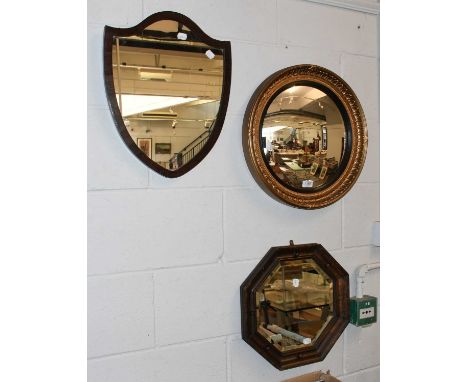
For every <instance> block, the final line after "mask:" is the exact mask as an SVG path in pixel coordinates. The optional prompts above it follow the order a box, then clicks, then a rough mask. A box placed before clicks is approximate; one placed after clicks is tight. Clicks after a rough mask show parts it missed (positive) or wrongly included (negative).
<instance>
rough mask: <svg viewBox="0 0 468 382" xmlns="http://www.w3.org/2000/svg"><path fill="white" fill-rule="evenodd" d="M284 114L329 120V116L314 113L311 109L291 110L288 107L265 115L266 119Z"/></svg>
mask: <svg viewBox="0 0 468 382" xmlns="http://www.w3.org/2000/svg"><path fill="white" fill-rule="evenodd" d="M284 115H294V116H300V117H310V118H315V119H320V120H322V121H326V120H327V118H326V117H325V116H324V115H322V114H317V113H312V112H311V111H304V110H295V109H290V110H288V109H286V110H280V111H275V112H273V113H268V114H267V115H265V119H266V118H270V117H281V116H284Z"/></svg>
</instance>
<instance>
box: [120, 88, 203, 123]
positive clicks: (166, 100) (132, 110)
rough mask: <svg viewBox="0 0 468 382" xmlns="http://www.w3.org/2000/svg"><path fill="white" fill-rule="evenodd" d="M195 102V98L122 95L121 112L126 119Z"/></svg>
mask: <svg viewBox="0 0 468 382" xmlns="http://www.w3.org/2000/svg"><path fill="white" fill-rule="evenodd" d="M195 100H196V98H184V97H163V96H147V95H139V94H138V95H137V94H122V108H121V112H122V116H123V117H127V116H129V115H133V114H137V113H143V112H145V111H150V110H161V109H165V108H168V107H170V106H176V105H181V104H183V103H187V102H191V101H195Z"/></svg>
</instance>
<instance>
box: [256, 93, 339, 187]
mask: <svg viewBox="0 0 468 382" xmlns="http://www.w3.org/2000/svg"><path fill="white" fill-rule="evenodd" d="M261 134H262V145H263V147H262V149H263V153H264V159H265V161H266V163H267V165H268V166H269V168H270V170H271V172H272V174H274V175H275V176H276V177H277V178H278V179H279V180H280V181H282V182H284V183H285V184H286V185H288V186H289V187H291V188H293V189H297V190H301V191H306V192H307V191H313V190H314V189H317V188H320V187H323V186H324V185H326V184H329V183H330V182H332V181H333V180H334V179H336V177H337V176H338V175H339V174H340V170H341V171H342V168H343V166H341V167H340V164H341V163H342V157H343V154H344V148H345V139H346V134H345V126H344V122H343V118H342V116H341V113H340V110H339V109H338V107H337V105H336V103H335V102H334V101H333V100H332V99H331V98H330V97H329V96H328V95H327V94H326V93H324V92H323V91H322V90H320V89H317V88H316V87H314V86H311V85H309V86H304V85H299V86H296V85H292V86H290V87H288V88H287V89H285V90H282V91H281V92H280V93H279V94H278V95H277V96H276V97H275V98H274V99H273V100H272V102H271V104H270V105H269V107H268V109H267V113H266V115H265V117H264V119H263V123H262V129H261Z"/></svg>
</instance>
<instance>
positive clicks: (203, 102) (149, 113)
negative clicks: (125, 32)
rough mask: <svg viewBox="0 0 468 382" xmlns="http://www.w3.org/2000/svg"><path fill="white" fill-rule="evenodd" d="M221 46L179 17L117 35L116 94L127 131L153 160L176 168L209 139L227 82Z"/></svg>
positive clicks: (114, 57) (114, 52)
mask: <svg viewBox="0 0 468 382" xmlns="http://www.w3.org/2000/svg"><path fill="white" fill-rule="evenodd" d="M223 66H224V60H223V51H222V49H219V48H218V49H217V48H215V47H211V46H209V45H207V44H205V43H203V42H200V41H197V39H196V38H195V37H194V36H193V34H192V33H191V31H190V29H189V28H188V27H187V26H185V25H182V24H181V23H180V22H178V21H174V20H163V21H158V22H155V23H153V24H151V25H150V26H148V27H147V28H145V29H144V31H143V33H139V34H138V35H132V36H127V37H117V36H115V37H114V38H113V43H112V72H113V80H114V81H113V82H114V88H115V97H116V98H117V103H118V106H119V109H120V112H121V115H122V118H123V121H124V124H125V127H126V128H127V131H128V133H129V134H130V136H131V137H132V139H133V140H134V142H135V144H136V145H137V146H138V148H139V149H140V150H141V151H142V152H143V153H144V154H145V155H146V156H148V157H149V158H150V159H151V160H152V161H154V162H155V163H157V164H158V165H160V166H162V167H163V168H165V169H167V170H170V171H174V170H177V169H179V168H181V167H182V166H184V165H185V164H187V163H188V162H189V161H191V160H192V159H193V158H194V157H195V156H196V155H197V153H199V152H200V150H201V149H202V148H203V146H204V145H205V144H206V142H207V141H208V138H209V136H210V134H211V132H212V128H213V126H214V124H215V121H216V117H217V114H218V110H219V105H220V99H221V92H222V87H223Z"/></svg>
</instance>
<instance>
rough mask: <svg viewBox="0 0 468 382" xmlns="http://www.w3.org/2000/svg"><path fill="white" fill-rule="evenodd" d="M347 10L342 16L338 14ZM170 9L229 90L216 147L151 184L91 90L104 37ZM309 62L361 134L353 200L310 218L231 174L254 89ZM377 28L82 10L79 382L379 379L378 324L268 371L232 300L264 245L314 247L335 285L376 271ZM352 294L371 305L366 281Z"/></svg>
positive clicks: (190, 6) (309, 12)
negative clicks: (213, 56) (227, 60)
mask: <svg viewBox="0 0 468 382" xmlns="http://www.w3.org/2000/svg"><path fill="white" fill-rule="evenodd" d="M348 3H349V1H348ZM163 10H172V11H176V12H181V13H184V14H185V15H187V16H188V17H190V18H191V19H193V20H194V21H195V22H196V23H197V24H198V25H199V26H200V27H201V28H202V29H204V30H205V32H207V33H208V34H210V35H211V36H213V37H215V38H220V39H226V40H230V41H231V45H232V56H233V62H232V63H233V72H232V87H231V95H230V103H229V106H228V112H227V117H226V121H225V125H224V128H223V131H222V132H221V135H220V137H219V139H218V142H217V144H216V146H215V147H214V148H213V150H212V151H211V152H210V153H209V154H208V156H207V157H206V158H205V159H204V160H203V161H202V163H201V164H200V165H198V166H197V167H196V168H195V169H194V170H192V171H191V172H189V173H188V174H187V175H185V176H183V177H181V178H178V179H166V178H163V177H161V176H159V175H157V174H155V173H153V172H152V171H150V170H148V169H147V168H146V167H145V166H144V165H142V164H141V163H140V162H139V161H138V160H137V159H136V158H135V157H134V156H133V155H132V154H131V153H130V152H129V150H128V149H127V148H126V146H125V145H124V144H123V142H122V141H121V139H120V137H119V136H118V134H117V131H116V129H115V127H114V124H113V121H112V118H111V115H110V112H109V110H108V107H107V101H106V97H105V91H104V81H103V78H102V34H103V28H104V25H106V24H108V25H112V26H117V27H128V26H132V25H135V24H136V23H138V22H139V21H141V20H142V19H143V18H144V17H147V16H148V15H150V14H151V13H153V12H157V11H163ZM302 63H312V64H318V65H322V66H325V67H327V68H329V69H331V70H332V71H334V72H336V73H338V74H340V75H341V76H343V78H344V79H345V80H346V81H347V82H348V83H349V84H350V85H351V86H352V87H353V89H354V90H355V92H356V93H357V95H358V96H359V98H360V100H361V102H362V104H363V107H364V112H365V114H366V118H367V122H368V130H369V150H368V157H367V161H366V165H365V167H364V170H363V172H362V174H361V176H360V178H359V179H358V182H357V183H356V185H355V186H354V188H353V190H352V191H351V192H350V193H349V194H348V195H347V196H346V197H345V198H344V199H343V200H341V201H339V202H337V203H336V204H334V205H332V206H329V207H327V208H324V209H321V210H316V211H303V210H298V209H294V208H291V207H287V206H284V205H282V204H280V203H278V202H276V201H275V200H273V199H271V198H270V197H268V196H267V195H266V194H264V192H263V191H261V189H260V188H259V186H258V185H257V184H256V183H255V182H254V181H253V179H252V177H251V175H250V173H249V171H248V169H247V166H246V164H245V161H244V157H243V152H242V143H241V135H242V133H241V129H242V118H243V114H244V111H245V107H246V106H247V103H248V101H249V99H250V97H251V95H252V93H253V91H254V90H255V88H256V87H257V86H258V85H259V84H260V83H261V82H262V81H263V80H264V79H265V78H266V77H267V76H268V75H270V74H271V73H273V72H274V71H276V70H279V69H281V68H283V67H286V66H290V65H295V64H302ZM378 65H379V56H378V17H377V16H375V15H371V14H364V13H362V12H357V11H353V10H346V9H340V8H337V7H331V6H328V5H323V4H317V3H314V2H313V1H305V0H260V1H258V0H256V1H254V0H237V1H232V0H231V1H230V0H197V1H191V0H177V1H176V0H130V1H129V0H89V1H88V105H89V107H88V190H89V193H88V216H89V218H88V227H89V233H88V242H89V244H88V253H89V260H88V268H89V275H90V276H89V287H88V316H89V323H88V347H89V349H88V352H89V354H88V356H89V357H90V360H89V367H88V375H89V381H90V382H98V381H99V382H107V381H109V382H179V381H185V380H189V379H190V380H193V381H200V382H206V381H208V382H249V381H252V382H254V381H255V382H260V381H281V380H283V379H285V378H288V377H292V376H296V375H300V374H303V373H306V372H310V371H314V370H317V369H324V370H326V369H330V370H331V372H332V373H333V374H334V375H336V376H338V377H340V379H341V380H343V382H358V381H359V382H376V381H378V380H379V325H374V326H372V327H370V328H365V329H362V328H355V327H353V326H348V328H347V329H346V331H345V332H344V334H343V335H342V336H341V337H340V339H339V341H338V342H337V344H336V345H335V347H334V348H333V349H332V350H331V352H330V353H329V354H328V356H327V357H326V358H325V360H324V361H323V362H321V363H318V364H313V365H308V366H305V367H302V368H297V369H292V370H289V371H284V372H280V371H278V370H276V369H275V368H273V367H272V366H271V365H270V364H269V363H268V362H266V361H265V360H264V359H263V358H262V357H261V356H260V355H259V354H257V353H256V352H255V351H254V350H253V349H252V348H250V347H249V346H248V345H247V344H246V343H245V342H243V341H242V339H241V338H240V307H239V305H240V303H239V286H240V284H241V282H242V281H243V280H244V279H245V277H246V276H247V275H248V274H249V273H250V271H251V270H252V268H253V267H254V266H255V264H256V263H257V261H258V260H259V259H260V258H261V257H262V256H263V255H264V254H265V253H266V252H267V250H268V249H269V248H270V247H271V246H275V245H285V244H287V243H288V241H289V240H290V239H293V240H294V241H295V242H297V243H306V242H319V243H322V244H323V245H324V246H325V247H326V248H327V249H328V250H330V251H331V253H332V254H333V256H334V257H335V258H336V259H337V260H338V261H339V262H340V263H341V264H342V265H343V266H344V267H345V269H346V270H347V271H348V272H349V274H350V281H351V293H352V294H353V293H354V290H355V287H354V282H355V276H354V272H355V270H356V268H357V267H358V266H359V265H361V264H363V263H366V262H375V261H379V249H378V248H376V247H372V246H371V238H372V222H373V221H374V220H379V110H378V92H379V88H378ZM365 293H369V294H372V295H375V296H379V271H373V272H371V273H369V274H368V277H367V279H366V285H365Z"/></svg>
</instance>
